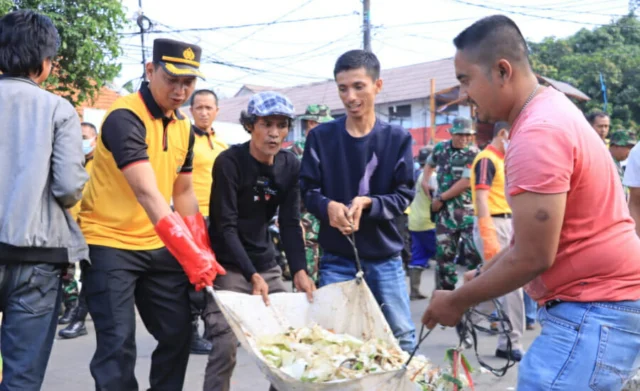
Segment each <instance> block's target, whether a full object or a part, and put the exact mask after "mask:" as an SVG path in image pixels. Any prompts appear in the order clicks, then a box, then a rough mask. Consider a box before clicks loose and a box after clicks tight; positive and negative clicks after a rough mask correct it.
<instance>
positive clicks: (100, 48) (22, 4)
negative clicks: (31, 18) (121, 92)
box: [0, 0, 126, 106]
mask: <svg viewBox="0 0 640 391" xmlns="http://www.w3.org/2000/svg"><path fill="white" fill-rule="evenodd" d="M17 9H33V10H36V11H38V12H40V13H42V14H45V15H47V16H48V17H50V18H51V20H52V21H53V23H54V24H55V26H56V28H57V29H58V33H59V34H60V41H61V45H60V50H59V51H58V58H57V59H56V61H55V70H54V72H52V74H51V76H50V77H49V79H47V82H46V85H45V86H46V88H47V89H48V90H50V91H52V92H55V93H56V94H59V95H61V96H63V97H65V98H66V99H68V100H69V101H70V102H71V103H72V104H74V105H76V106H77V105H79V104H81V103H82V102H85V101H86V100H87V99H89V100H93V99H95V98H96V96H97V94H98V92H99V91H100V88H102V87H103V86H104V85H105V84H106V83H110V82H111V81H112V80H113V79H114V78H115V77H116V76H118V74H119V73H120V64H118V62H117V58H118V56H119V55H120V54H121V50H120V38H119V32H120V31H121V30H122V28H123V26H124V25H125V24H126V16H125V13H124V10H123V8H122V4H121V2H120V1H119V0H15V1H11V0H0V16H1V15H5V14H6V13H8V12H11V11H14V10H17Z"/></svg>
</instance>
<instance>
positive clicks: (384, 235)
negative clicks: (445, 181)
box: [300, 50, 415, 350]
mask: <svg viewBox="0 0 640 391" xmlns="http://www.w3.org/2000/svg"><path fill="white" fill-rule="evenodd" d="M334 77H335V79H336V84H337V85H338V94H339V96H340V99H341V100H342V103H343V104H344V106H345V109H346V110H347V115H346V116H345V117H344V118H340V119H338V120H335V121H332V122H328V123H325V124H321V125H319V126H318V127H317V128H315V129H314V130H313V132H311V133H309V135H308V136H307V144H306V147H305V150H304V157H303V158H302V166H301V169H300V188H301V192H302V195H303V199H304V204H305V205H306V207H307V209H308V210H309V212H311V213H313V214H314V215H315V216H316V217H318V219H319V220H320V224H321V225H320V237H319V242H320V246H321V247H322V248H323V250H324V255H323V257H322V259H321V260H320V268H319V273H318V275H319V285H320V286H323V285H327V284H332V283H335V282H342V281H347V280H351V279H353V278H354V277H355V276H356V273H357V272H358V269H357V262H356V257H355V254H354V248H353V247H352V245H351V244H350V243H349V241H348V240H347V236H348V237H350V236H352V235H353V234H355V242H356V244H357V247H358V253H359V256H360V258H361V265H362V269H363V270H362V271H363V272H364V278H365V280H366V281H367V284H368V285H369V287H370V288H371V290H372V292H373V295H374V296H375V298H376V300H377V301H378V303H380V305H382V304H383V303H384V304H385V305H384V306H382V312H383V313H384V315H385V318H386V319H387V321H388V322H389V326H391V330H392V331H393V334H394V335H395V337H396V338H397V339H398V341H399V342H400V347H402V349H404V350H411V349H413V347H414V345H415V326H414V325H413V321H412V320H411V310H410V308H409V295H408V294H407V285H406V282H405V273H404V270H403V267H402V259H401V258H400V252H401V251H402V249H403V247H404V240H403V237H402V234H401V232H399V230H398V227H397V226H396V219H397V218H398V216H401V215H402V214H403V213H404V211H405V210H406V209H407V207H408V206H409V203H410V202H411V199H412V198H413V195H414V191H413V184H414V180H413V156H412V153H411V136H410V135H409V133H408V132H407V131H406V130H404V129H402V128H401V127H399V126H395V125H390V124H388V123H386V122H383V121H381V120H379V119H377V118H376V114H375V110H374V107H375V97H376V95H377V94H378V93H379V92H380V90H381V89H382V79H380V63H379V62H378V59H377V58H376V56H375V55H374V54H373V53H369V52H365V51H362V50H353V51H349V52H347V53H345V54H343V55H342V56H340V58H339V59H338V61H337V62H336V65H335V69H334Z"/></svg>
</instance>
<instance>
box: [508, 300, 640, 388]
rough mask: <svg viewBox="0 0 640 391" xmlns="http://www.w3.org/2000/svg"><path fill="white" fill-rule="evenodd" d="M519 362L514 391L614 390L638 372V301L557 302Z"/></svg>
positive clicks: (542, 314) (545, 311) (544, 313)
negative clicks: (515, 389) (516, 384)
mask: <svg viewBox="0 0 640 391" xmlns="http://www.w3.org/2000/svg"><path fill="white" fill-rule="evenodd" d="M538 320H539V322H540V325H541V326H542V332H541V334H540V336H539V337H538V338H536V340H535V341H534V342H533V344H532V345H531V347H530V348H529V350H528V351H527V353H526V354H525V355H524V359H523V360H522V362H521V363H520V368H519V374H518V387H517V389H518V391H552V390H558V391H564V390H594V391H619V390H620V389H621V388H622V386H623V385H624V383H625V382H626V381H627V380H628V379H629V378H630V377H631V376H632V375H633V374H635V373H636V372H637V370H638V369H639V368H640V300H638V301H621V302H610V303H605V302H594V303H575V302H562V303H560V304H557V305H555V306H553V307H551V308H549V309H548V308H547V307H545V306H542V307H541V308H540V310H539V312H538Z"/></svg>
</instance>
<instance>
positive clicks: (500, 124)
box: [493, 121, 511, 137]
mask: <svg viewBox="0 0 640 391" xmlns="http://www.w3.org/2000/svg"><path fill="white" fill-rule="evenodd" d="M510 128H511V127H510V126H509V123H508V122H505V121H498V122H496V123H495V125H493V137H496V136H497V135H498V133H500V131H501V130H502V129H507V132H508V131H509V129H510Z"/></svg>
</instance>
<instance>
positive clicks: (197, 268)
mask: <svg viewBox="0 0 640 391" xmlns="http://www.w3.org/2000/svg"><path fill="white" fill-rule="evenodd" d="M155 229H156V233H157V234H158V236H159V237H160V239H161V240H162V242H163V243H164V244H165V246H166V247H167V250H169V252H170V253H171V254H173V256H174V257H176V259H177V260H178V262H179V263H180V265H181V266H182V269H184V272H185V274H186V275H187V277H188V278H189V282H191V283H192V284H193V285H195V287H196V291H200V290H201V289H202V288H204V287H205V286H213V280H214V279H215V277H216V272H215V271H214V269H213V266H212V262H211V261H212V258H211V255H210V254H207V253H206V252H205V251H203V250H202V249H200V247H199V246H198V244H197V242H196V241H195V240H194V238H193V236H192V235H191V232H190V231H189V228H187V225H186V224H185V222H184V221H183V220H182V217H180V215H179V214H178V213H177V212H173V213H171V214H170V215H168V216H166V217H164V218H162V219H161V220H160V221H158V223H157V224H156V226H155Z"/></svg>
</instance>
